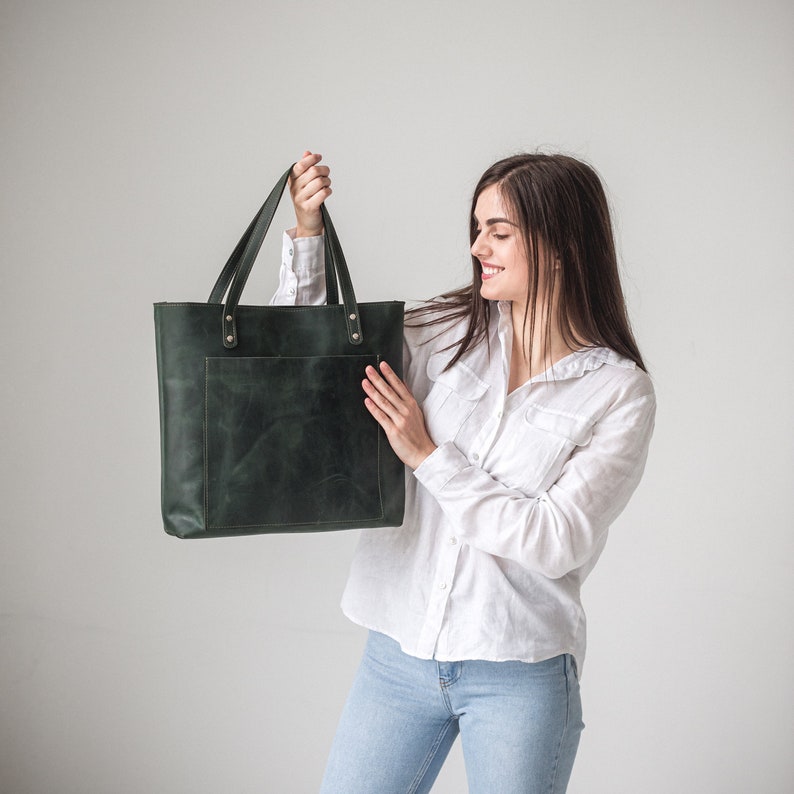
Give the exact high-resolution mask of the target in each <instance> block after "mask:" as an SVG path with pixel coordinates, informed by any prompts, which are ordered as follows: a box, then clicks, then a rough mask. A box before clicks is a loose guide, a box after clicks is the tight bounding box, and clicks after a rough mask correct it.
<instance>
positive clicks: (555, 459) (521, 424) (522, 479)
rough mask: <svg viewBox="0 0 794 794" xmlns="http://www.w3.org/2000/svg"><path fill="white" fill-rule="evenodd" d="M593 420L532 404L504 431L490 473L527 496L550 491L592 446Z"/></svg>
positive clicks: (520, 412) (517, 415) (514, 417)
mask: <svg viewBox="0 0 794 794" xmlns="http://www.w3.org/2000/svg"><path fill="white" fill-rule="evenodd" d="M592 434H593V420H592V419H590V418H589V417H585V416H577V415H574V414H568V413H560V412H556V411H553V410H549V409H548V408H546V407H542V406H539V405H534V404H530V405H528V406H525V407H524V408H523V409H522V410H520V411H517V412H516V413H515V414H514V416H513V421H511V422H510V423H509V426H507V427H505V428H504V433H503V436H502V439H501V442H502V443H501V444H500V445H499V446H500V447H501V449H502V450H503V451H504V455H501V454H500V455H498V456H497V459H496V461H495V465H494V466H493V467H492V469H491V473H492V474H493V476H495V477H496V479H498V480H500V481H501V482H503V483H504V484H505V485H508V486H510V487H513V488H517V489H518V490H520V491H521V492H522V493H525V494H526V495H527V496H538V495H540V494H542V493H544V492H545V491H547V490H548V489H549V488H550V487H551V486H552V485H553V484H554V483H555V482H556V481H557V480H558V479H559V477H560V474H562V470H563V469H564V467H565V464H566V463H567V462H568V461H569V460H570V458H571V456H572V455H573V454H574V453H575V452H576V451H577V450H578V449H580V448H582V447H586V446H587V445H588V444H589V443H590V439H591V437H592Z"/></svg>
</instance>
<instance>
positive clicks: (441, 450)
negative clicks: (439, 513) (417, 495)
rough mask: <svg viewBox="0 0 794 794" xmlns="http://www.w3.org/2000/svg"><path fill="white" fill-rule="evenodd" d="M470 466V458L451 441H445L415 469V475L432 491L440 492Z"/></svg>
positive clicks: (433, 492) (434, 492)
mask: <svg viewBox="0 0 794 794" xmlns="http://www.w3.org/2000/svg"><path fill="white" fill-rule="evenodd" d="M469 466H471V463H469V460H468V458H467V457H466V456H465V455H464V454H463V453H462V452H461V451H460V450H459V449H458V448H457V447H456V446H455V445H454V444H453V443H452V442H451V441H445V442H444V443H443V444H442V445H441V446H440V447H438V448H436V450H435V451H433V452H432V453H431V454H430V455H428V456H427V457H426V458H425V459H424V460H423V461H422V462H421V463H420V464H419V466H417V468H416V469H414V477H416V479H417V480H419V482H420V483H422V485H423V486H424V487H425V488H427V490H428V491H430V493H432V494H438V493H440V492H441V491H442V490H444V486H445V485H446V484H447V483H448V482H449V481H450V480H451V479H452V478H453V477H455V476H456V475H458V474H460V473H461V472H462V471H463V470H464V469H466V468H468V467H469Z"/></svg>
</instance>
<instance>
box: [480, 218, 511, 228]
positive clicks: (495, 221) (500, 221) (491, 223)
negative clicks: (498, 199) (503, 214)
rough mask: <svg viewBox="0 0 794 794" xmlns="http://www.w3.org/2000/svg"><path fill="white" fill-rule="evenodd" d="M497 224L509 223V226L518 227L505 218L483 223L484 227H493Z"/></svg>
mask: <svg viewBox="0 0 794 794" xmlns="http://www.w3.org/2000/svg"><path fill="white" fill-rule="evenodd" d="M497 223H509V224H510V225H511V226H516V227H517V226H518V224H517V223H513V221H511V220H508V219H507V218H488V220H487V221H485V225H486V226H494V225H495V224H497Z"/></svg>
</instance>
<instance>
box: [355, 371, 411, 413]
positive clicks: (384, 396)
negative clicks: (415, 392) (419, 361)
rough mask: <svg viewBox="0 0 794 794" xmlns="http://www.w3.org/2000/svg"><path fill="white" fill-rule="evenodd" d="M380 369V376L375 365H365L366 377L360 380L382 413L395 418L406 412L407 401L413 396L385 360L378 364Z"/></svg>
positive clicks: (407, 407)
mask: <svg viewBox="0 0 794 794" xmlns="http://www.w3.org/2000/svg"><path fill="white" fill-rule="evenodd" d="M380 369H381V372H382V373H383V376H384V377H381V374H379V373H378V371H377V370H376V369H375V367H367V369H366V375H367V379H366V380H364V381H362V384H361V385H362V386H363V388H364V391H365V392H366V393H367V395H368V396H369V397H370V399H371V400H372V401H373V402H374V403H375V405H377V406H378V408H380V409H381V411H383V413H384V414H386V415H387V416H389V417H390V418H391V419H396V418H397V416H398V415H405V414H407V413H408V411H409V407H410V406H409V403H410V401H411V400H412V399H413V397H412V395H411V393H410V392H409V391H408V389H407V388H406V386H405V384H404V383H403V382H402V381H401V380H400V379H399V378H398V377H397V375H396V374H395V372H394V370H393V369H392V368H391V367H390V366H389V365H388V364H387V363H386V362H385V361H384V362H382V363H381V364H380Z"/></svg>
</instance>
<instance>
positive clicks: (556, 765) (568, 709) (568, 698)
mask: <svg viewBox="0 0 794 794" xmlns="http://www.w3.org/2000/svg"><path fill="white" fill-rule="evenodd" d="M563 658H564V661H565V695H566V697H565V723H564V725H563V726H562V731H561V732H560V743H559V744H558V745H557V753H556V756H555V758H554V771H553V772H552V775H551V788H550V789H549V792H550V793H551V794H554V789H555V786H556V785H557V773H558V772H559V770H560V757H561V756H562V745H563V742H564V741H565V735H566V734H567V733H568V723H569V722H570V721H571V682H570V680H569V678H568V676H569V675H570V661H569V657H568V655H567V654H566V655H565V656H564V657H563Z"/></svg>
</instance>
